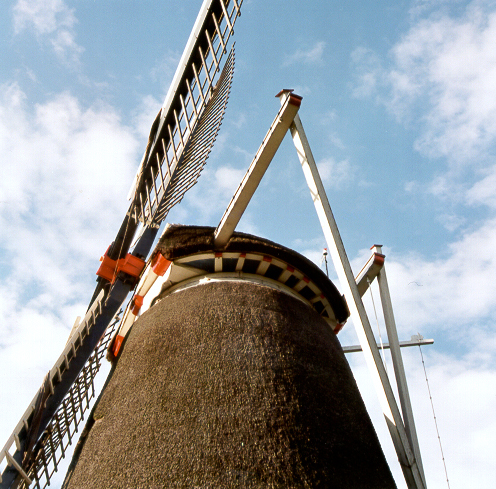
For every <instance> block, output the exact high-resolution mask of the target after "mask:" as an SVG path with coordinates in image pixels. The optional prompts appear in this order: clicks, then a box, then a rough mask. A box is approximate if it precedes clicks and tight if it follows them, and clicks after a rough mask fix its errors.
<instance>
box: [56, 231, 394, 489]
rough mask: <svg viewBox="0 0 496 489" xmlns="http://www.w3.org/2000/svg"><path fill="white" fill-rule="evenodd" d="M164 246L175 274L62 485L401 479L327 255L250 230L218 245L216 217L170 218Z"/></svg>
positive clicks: (138, 326) (125, 357) (142, 323)
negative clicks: (371, 408)
mask: <svg viewBox="0 0 496 489" xmlns="http://www.w3.org/2000/svg"><path fill="white" fill-rule="evenodd" d="M156 253H162V255H163V256H164V257H165V258H166V259H167V260H169V261H171V262H172V266H171V268H170V272H169V275H168V276H167V277H166V279H165V281H164V285H163V286H162V291H161V293H160V294H159V296H158V297H157V299H156V302H155V304H154V305H153V306H152V307H151V308H150V309H149V310H148V311H146V312H145V313H144V314H143V315H142V316H141V317H140V318H139V319H138V320H137V322H136V323H135V324H134V326H133V328H132V330H131V332H130V333H129V336H128V337H127V339H126V341H125V343H124V345H123V347H122V349H121V352H120V354H119V358H118V361H117V362H116V364H115V367H114V370H113V371H112V373H111V375H110V378H109V381H108V383H107V385H106V388H105V390H104V391H103V394H102V396H101V398H100V400H99V401H98V403H97V405H96V408H95V410H94V412H93V413H92V415H91V420H90V423H89V425H90V429H89V430H88V433H87V435H86V438H85V439H84V443H83V444H82V447H81V450H79V451H78V453H77V456H76V457H75V460H74V467H73V471H72V472H71V471H70V472H69V476H68V479H67V481H66V485H64V487H67V488H68V489H72V488H83V487H88V488H90V487H107V488H114V487H115V488H122V487H133V488H152V487H153V488H154V487H185V488H186V487H201V488H207V487H212V488H213V487H215V488H221V487H225V488H231V487H243V488H244V487H247V488H248V487H253V488H255V487H257V488H258V487H274V488H276V487H277V488H281V489H282V488H288V487H339V488H345V487H349V488H355V489H356V488H361V487H362V488H365V487H366V488H372V487H377V488H379V487H381V488H386V487H395V484H394V481H393V479H392V477H391V474H390V471H389V468H388V466H387V464H386V461H385V459H384V456H383V454H382V450H381V447H380V445H379V442H378V440H377V437H376V434H375V431H374V428H373V426H372V424H371V422H370V419H369V417H368V415H367V412H366V410H365V406H364V404H363V402H362V399H361V397H360V394H359V392H358V389H357V386H356V383H355V380H354V378H353V375H352V373H351V370H350V368H349V366H348V363H347V361H346V359H345V357H344V354H343V351H342V349H341V346H340V344H339V342H338V340H337V338H336V335H335V333H334V332H333V329H336V328H337V327H338V325H339V324H340V323H342V322H343V321H345V320H346V318H347V317H348V310H347V306H346V303H345V301H344V299H343V297H342V296H341V295H340V293H339V292H338V291H337V289H336V288H335V287H334V285H333V284H332V283H331V282H330V281H329V280H328V278H327V277H326V276H325V275H324V274H323V273H322V272H321V270H320V269H319V268H317V267H316V266H315V265H314V264H313V263H311V262H310V261H309V260H307V259H306V258H304V257H303V256H301V255H299V254H298V253H295V252H294V251H291V250H289V249H287V248H284V247H282V246H279V245H276V244H274V243H272V242H269V241H267V240H263V239H260V238H256V237H254V236H249V235H244V234H235V235H234V236H233V237H232V238H231V240H230V241H229V243H228V245H227V246H225V247H224V248H223V249H221V250H219V249H216V248H215V246H214V229H213V228H198V227H184V226H172V227H169V228H168V229H167V230H166V232H165V233H164V234H163V236H162V238H161V240H160V242H159V244H158V246H157V249H156ZM181 279H182V280H181Z"/></svg>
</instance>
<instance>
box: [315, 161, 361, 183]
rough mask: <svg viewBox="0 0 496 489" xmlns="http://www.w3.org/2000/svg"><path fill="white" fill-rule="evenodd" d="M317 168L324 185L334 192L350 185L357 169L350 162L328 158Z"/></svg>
mask: <svg viewBox="0 0 496 489" xmlns="http://www.w3.org/2000/svg"><path fill="white" fill-rule="evenodd" d="M317 167H318V170H319V173H320V177H321V178H322V182H323V183H324V185H326V186H327V187H328V188H331V189H334V190H337V189H340V188H343V186H346V185H348V184H350V182H351V181H352V180H353V178H354V175H355V169H354V168H353V166H352V165H351V164H350V162H349V161H348V160H342V161H336V160H334V158H326V159H323V160H321V161H319V163H318V164H317Z"/></svg>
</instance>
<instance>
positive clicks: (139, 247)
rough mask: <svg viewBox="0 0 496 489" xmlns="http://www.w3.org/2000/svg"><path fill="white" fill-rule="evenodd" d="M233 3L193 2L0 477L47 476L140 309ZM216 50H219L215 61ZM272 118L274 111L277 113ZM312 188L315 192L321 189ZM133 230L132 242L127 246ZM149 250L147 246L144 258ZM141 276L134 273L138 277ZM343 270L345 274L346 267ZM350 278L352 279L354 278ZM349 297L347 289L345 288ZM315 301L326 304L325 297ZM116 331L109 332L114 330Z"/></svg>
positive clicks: (217, 71) (219, 72) (227, 233)
mask: <svg viewBox="0 0 496 489" xmlns="http://www.w3.org/2000/svg"><path fill="white" fill-rule="evenodd" d="M240 7H241V2H240V1H238V2H236V1H235V0H234V1H232V2H230V1H223V0H219V2H214V1H205V2H204V3H203V5H202V8H201V10H200V14H199V16H198V19H197V22H196V23H195V27H194V28H193V32H192V35H191V36H190V40H189V41H188V44H187V47H186V50H185V52H184V54H183V58H182V59H181V62H180V67H179V69H178V71H177V72H176V76H175V77H174V80H173V83H172V85H171V88H170V90H169V93H168V95H167V97H166V100H165V102H164V105H163V107H162V109H161V111H160V112H159V114H158V115H157V118H156V120H155V122H154V123H153V125H152V129H151V131H150V137H149V140H148V144H147V147H146V150H145V154H144V156H143V160H142V162H141V165H140V168H139V170H138V173H137V176H136V179H135V183H134V186H133V191H132V195H131V197H132V203H131V206H130V208H129V210H128V212H127V214H126V216H125V218H124V220H123V223H122V225H121V227H120V229H119V232H118V234H117V236H116V239H115V240H114V242H113V243H112V244H111V246H110V247H109V249H108V250H107V252H106V253H105V256H104V257H103V261H102V266H101V267H100V269H99V271H98V275H99V282H98V285H97V288H96V290H95V293H94V295H93V298H92V300H91V302H90V306H89V309H88V311H87V314H86V316H85V318H84V319H83V321H82V322H81V323H80V324H78V325H76V326H75V329H74V331H73V334H72V335H71V339H70V342H69V344H68V346H67V347H66V349H65V350H64V352H63V354H62V356H61V357H60V359H59V360H58V361H57V363H56V365H55V366H54V368H53V369H52V370H51V371H50V373H49V374H48V376H47V378H46V380H45V382H44V385H43V386H42V388H41V389H40V391H39V393H38V394H37V396H36V397H35V399H34V402H33V404H32V406H30V407H29V408H28V411H27V412H26V414H25V415H24V416H23V419H22V420H21V422H20V423H19V425H18V426H17V427H16V430H15V431H14V433H13V435H12V436H11V438H10V439H9V441H8V443H7V445H6V448H4V450H3V451H2V452H1V455H0V456H1V457H5V458H6V459H7V463H8V466H7V469H6V470H5V472H4V474H2V484H3V486H2V487H15V486H16V485H21V484H25V485H26V484H30V483H31V482H35V484H36V485H37V486H39V487H42V486H43V484H44V482H43V481H41V479H42V478H45V480H46V481H48V480H49V478H50V475H51V473H53V470H54V469H56V468H57V463H58V460H59V459H60V457H61V456H63V455H64V450H65V448H66V447H67V443H68V442H70V441H71V437H72V436H73V435H74V429H75V428H76V427H77V426H78V425H79V424H80V423H81V421H82V415H83V413H84V411H85V410H86V409H87V407H88V405H89V398H90V397H91V396H92V395H94V393H93V392H92V382H93V378H94V375H95V373H96V371H97V370H98V366H99V362H100V360H101V357H102V355H103V354H104V351H105V350H106V348H107V346H109V345H110V346H111V351H112V354H113V355H118V354H119V351H120V347H121V345H122V342H123V341H124V339H125V335H126V334H127V331H128V330H129V329H126V328H129V326H130V325H132V324H133V321H132V319H133V317H132V316H136V314H134V312H136V313H137V312H138V310H139V309H140V307H141V300H142V299H141V298H142V297H143V296H144V291H147V287H148V284H146V283H145V282H146V280H145V281H144V282H143V279H144V278H146V277H148V276H149V275H148V274H147V271H146V270H148V269H145V267H146V264H147V262H148V260H147V257H148V255H149V252H150V250H151V248H152V246H153V242H154V240H155V237H156V235H157V233H158V229H159V227H160V223H161V222H163V220H164V219H165V217H166V216H167V213H168V212H169V210H170V209H171V208H172V207H173V206H174V205H176V204H177V203H179V202H180V201H181V199H182V197H183V195H184V193H185V192H186V191H187V190H188V189H189V188H190V187H191V186H192V185H194V184H195V183H196V180H197V178H198V176H199V173H200V172H201V169H202V167H203V165H204V163H205V160H206V158H207V157H208V153H209V151H210V149H211V147H212V144H213V142H214V140H215V136H216V134H217V131H218V130H219V126H220V123H221V121H222V116H223V113H224V109H225V106H226V103H227V98H228V95H229V90H230V84H231V79H232V74H233V66H234V54H233V53H234V51H233V50H232V49H231V51H230V53H229V54H228V48H229V40H230V37H231V35H232V32H233V25H234V22H235V20H236V18H237V16H238V15H239V9H240ZM224 55H225V56H226V58H227V59H226V61H225V65H224V68H222V63H223V56H224ZM283 101H284V104H285V105H284V104H283V107H284V109H285V110H286V109H288V106H292V107H294V106H295V103H290V101H293V102H294V96H291V95H287V93H286V94H285V95H284V97H283ZM289 108H291V107H289ZM281 118H283V117H282V115H281V116H280V117H279V116H278V118H276V120H279V119H281ZM287 119H288V125H287V127H285V129H284V130H283V128H281V127H278V124H274V132H277V131H279V132H280V134H279V136H278V137H281V139H282V137H283V136H284V134H285V133H286V132H287V130H288V128H289V127H290V126H291V127H292V125H293V124H297V123H298V119H297V118H296V117H290V116H288V117H287ZM291 131H292V132H293V133H294V134H296V136H301V135H302V134H303V131H302V128H297V129H296V131H294V130H293V129H291ZM273 140H274V139H273V133H270V137H267V138H266V140H265V141H264V143H265V142H267V143H269V142H272V141H273ZM268 146H270V145H269V144H265V145H263V146H262V147H261V152H260V153H261V154H263V153H264V152H265V151H266V150H267V151H268V152H269V153H272V155H273V152H275V149H277V145H276V147H275V149H274V151H272V150H271V149H270V148H269V149H267V147H268ZM297 148H298V146H297ZM298 152H299V154H300V155H302V154H308V149H305V143H303V149H301V148H300V149H299V150H298ZM307 159H308V158H307ZM268 161H269V162H270V158H268ZM244 188H246V186H244V185H242V186H240V190H243V189H244ZM314 193H315V194H320V195H322V192H321V191H320V190H319V191H317V192H314ZM235 200H236V199H234V200H233V209H234V211H233V209H231V210H229V209H228V212H227V213H226V218H225V219H223V221H222V222H221V225H220V226H219V229H218V233H216V237H215V239H216V241H217V243H216V245H217V246H221V245H222V243H223V241H224V240H226V239H227V240H229V238H230V237H231V236H232V233H233V232H234V228H235V224H236V222H237V221H236V219H234V220H231V218H232V216H233V212H234V214H235V213H236V212H238V211H239V205H236V201H235ZM248 200H249V199H248ZM241 213H242V212H241ZM327 220H328V221H329V219H327ZM226 223H227V224H226ZM233 223H234V226H233ZM136 235H137V236H138V238H137V241H136V244H135V245H134V247H133V249H132V251H131V252H130V250H131V243H132V241H133V240H134V239H135V236H136ZM156 257H157V255H156V254H155V255H154V257H153V258H154V259H155V258H156ZM219 258H222V257H215V256H214V257H213V260H214V261H213V263H214V267H215V263H216V262H215V260H216V259H219ZM231 258H232V257H231ZM238 258H239V257H238ZM159 262H160V258H159V259H158V261H153V262H150V263H149V267H148V268H149V269H151V271H150V270H148V271H149V272H150V274H151V276H152V278H153V274H154V275H156V276H157V277H158V276H161V275H160V274H162V273H163V274H165V273H166V270H167V268H166V267H167V263H165V264H161V263H159ZM164 268H165V269H164ZM367 273H368V272H367ZM140 277H141V280H142V282H140V284H137V282H138V279H140ZM189 278H192V277H189ZM347 280H348V282H350V278H349V277H347ZM351 282H353V283H354V279H353V280H352V281H351ZM136 286H137V287H138V288H137V289H136V292H135V294H134V297H133V299H132V302H131V303H130V305H129V307H128V310H127V311H128V312H126V315H125V318H124V321H123V322H122V324H120V321H119V320H118V319H117V316H116V315H117V313H118V312H119V310H120V308H121V305H122V304H123V302H124V301H125V299H126V297H127V296H128V294H129V292H130V291H131V290H133V289H135V287H136ZM140 287H142V288H140ZM355 296H356V294H355ZM350 297H353V292H351V293H350ZM331 309H332V308H331ZM323 310H324V311H325V310H326V307H325V305H324V308H323ZM358 314H360V312H359V313H358ZM128 318H129V319H128ZM115 332H117V333H118V335H117V337H115V338H114V334H115ZM102 336H103V339H102ZM119 337H120V338H121V339H119ZM111 341H112V343H111ZM368 342H369V343H370V341H368ZM371 351H373V349H371ZM372 356H373V354H372ZM71 430H72V431H71ZM399 437H400V438H402V436H401V435H399ZM403 438H404V436H403ZM401 442H402V443H403V442H404V439H401ZM12 446H14V447H15V452H13V453H11V451H10V450H11V447H12ZM57 457H59V458H57ZM407 458H408V457H407ZM410 465H414V464H410Z"/></svg>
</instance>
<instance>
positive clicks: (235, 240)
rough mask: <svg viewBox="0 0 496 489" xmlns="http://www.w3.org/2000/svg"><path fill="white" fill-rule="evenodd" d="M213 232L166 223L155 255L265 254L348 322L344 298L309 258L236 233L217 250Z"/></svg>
mask: <svg viewBox="0 0 496 489" xmlns="http://www.w3.org/2000/svg"><path fill="white" fill-rule="evenodd" d="M214 231H215V228H213V227H208V226H183V225H178V224H172V225H171V224H168V225H167V227H166V229H165V231H164V233H163V234H162V236H161V238H160V241H159V242H158V244H157V246H156V248H155V251H154V253H159V252H160V253H162V254H163V255H164V257H165V258H167V259H168V260H170V261H173V260H175V259H178V258H181V257H184V256H188V255H194V254H199V253H205V252H208V251H226V252H250V253H260V254H268V255H270V256H273V257H276V258H279V259H281V260H282V261H284V262H287V263H289V264H291V265H292V266H294V267H295V268H297V269H298V270H300V271H301V272H303V273H304V274H305V275H306V276H307V277H310V278H311V279H312V281H313V282H314V283H315V284H316V285H317V286H318V287H319V288H320V290H321V291H322V292H323V294H324V295H325V296H326V298H327V299H328V300H329V303H330V304H331V307H332V309H333V311H334V315H335V317H336V319H337V321H338V322H341V323H344V322H345V321H346V320H347V319H348V317H349V315H350V313H349V310H348V306H347V304H346V301H345V299H344V297H343V295H342V294H341V293H340V292H339V291H338V289H337V288H336V286H335V285H334V284H333V283H332V282H331V281H330V280H329V279H328V277H327V276H326V275H325V274H324V272H322V270H321V269H320V268H319V267H317V266H316V265H315V264H314V263H313V262H312V261H310V260H309V259H308V258H306V257H304V256H303V255H300V254H299V253H297V252H295V251H293V250H291V249H289V248H286V247H285V246H282V245H280V244H277V243H274V242H273V241H270V240H268V239H263V238H260V237H258V236H253V235H251V234H246V233H238V232H235V233H234V234H233V236H232V237H231V239H230V240H229V241H228V243H227V245H226V246H225V247H224V248H221V249H217V248H215V246H214Z"/></svg>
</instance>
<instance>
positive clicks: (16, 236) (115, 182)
mask: <svg viewBox="0 0 496 489" xmlns="http://www.w3.org/2000/svg"><path fill="white" fill-rule="evenodd" d="M140 150H142V146H141V145H140V144H139V143H138V142H137V139H136V136H135V129H134V128H133V127H128V126H126V125H125V124H123V123H122V121H121V120H120V117H119V114H118V113H117V112H116V111H115V109H114V108H112V107H110V106H108V105H105V104H102V103H99V102H95V103H94V104H92V105H91V106H89V107H83V106H82V104H81V103H80V101H79V100H78V99H77V98H76V97H74V96H73V95H71V94H70V93H68V92H64V93H59V94H56V95H53V96H52V97H51V98H50V99H48V100H47V101H45V102H43V103H39V104H35V105H33V104H31V103H30V100H29V99H28V97H27V96H26V94H25V93H24V92H23V91H22V90H21V88H20V87H19V85H18V84H16V83H6V84H3V85H1V86H0V154H2V160H1V161H0V169H1V173H2V177H3V178H2V179H0V229H2V232H1V233H0V253H1V256H2V263H1V264H0V265H1V267H2V281H1V283H0V317H1V321H0V338H1V339H0V384H1V385H2V396H1V397H0V412H1V413H2V423H0V433H1V435H2V438H3V440H4V441H5V440H6V439H7V437H8V436H9V435H10V431H11V430H12V429H13V427H14V426H15V425H16V423H17V422H18V421H19V417H20V415H21V413H23V412H24V410H25V409H26V406H27V404H28V402H29V401H31V399H32V397H33V396H34V394H35V392H36V390H37V389H38V387H39V385H40V384H41V381H42V379H43V377H44V375H45V374H46V372H47V371H48V369H49V368H51V366H52V365H53V363H54V361H55V359H56V358H57V357H58V356H59V354H60V352H61V351H62V348H63V346H64V345H65V342H66V340H67V337H68V334H69V331H70V328H71V327H72V324H73V323H74V320H75V318H76V316H78V315H80V316H82V315H84V313H85V311H86V307H87V304H88V301H89V299H90V295H91V292H92V288H93V286H94V284H95V282H94V280H95V278H96V276H95V272H96V269H97V268H98V266H99V261H98V259H99V257H100V256H101V255H102V254H103V253H104V252H105V249H106V247H107V246H108V245H109V244H110V242H111V240H112V239H113V238H114V236H115V233H116V232H117V229H118V226H119V223H120V220H121V219H122V217H123V215H124V213H125V211H126V210H127V206H128V202H127V201H126V200H125V196H126V192H127V190H128V189H129V184H130V182H131V180H132V177H133V175H134V172H135V171H136V168H137V166H138V164H139V158H140V156H141V154H140Z"/></svg>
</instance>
